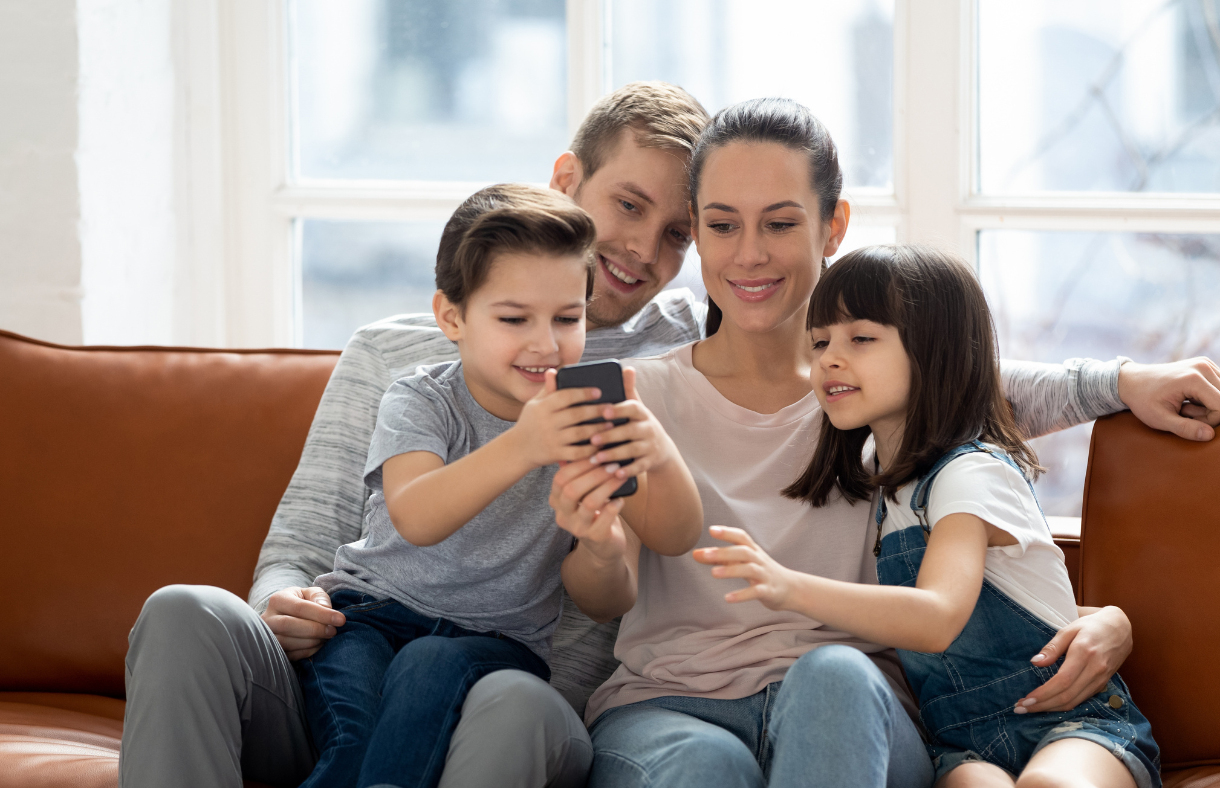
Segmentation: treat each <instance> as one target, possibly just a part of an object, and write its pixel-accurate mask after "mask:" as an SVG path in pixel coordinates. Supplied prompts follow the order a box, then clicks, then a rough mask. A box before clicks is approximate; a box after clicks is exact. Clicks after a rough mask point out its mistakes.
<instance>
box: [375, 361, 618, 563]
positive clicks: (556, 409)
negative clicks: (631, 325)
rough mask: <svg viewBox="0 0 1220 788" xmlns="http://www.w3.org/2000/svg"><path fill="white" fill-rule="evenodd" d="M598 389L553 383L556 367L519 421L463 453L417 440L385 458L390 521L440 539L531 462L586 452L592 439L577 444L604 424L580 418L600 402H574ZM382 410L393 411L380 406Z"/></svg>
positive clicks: (410, 535) (422, 542)
mask: <svg viewBox="0 0 1220 788" xmlns="http://www.w3.org/2000/svg"><path fill="white" fill-rule="evenodd" d="M598 395H599V394H598V392H597V390H596V389H588V388H579V389H563V390H562V391H557V390H556V389H555V373H554V372H551V371H548V373H547V381H546V385H544V386H543V389H542V390H541V391H540V392H539V393H538V394H537V396H535V397H534V398H533V399H531V400H530V401H529V402H527V403H525V405H524V407H523V408H522V409H521V414H520V417H519V418H518V419H517V422H516V423H515V424H514V425H513V426H512V427H510V428H509V429H507V430H506V431H504V432H503V433H501V434H500V435H498V436H496V437H495V438H493V439H492V440H490V441H488V442H487V443H486V444H485V445H483V446H480V447H479V448H478V449H476V450H474V451H472V452H470V453H469V454H467V455H466V456H465V457H460V458H458V459H457V460H454V461H453V462H451V463H448V464H446V463H445V461H444V458H442V457H441V456H439V455H438V454H436V453H435V452H432V451H426V450H424V451H419V450H416V449H418V448H422V447H414V448H413V449H408V450H407V451H405V452H404V453H400V454H396V455H394V456H391V457H390V458H389V459H387V460H385V461H384V462H383V463H382V490H383V492H384V494H385V502H386V509H387V510H388V511H389V514H390V520H391V521H392V522H393V523H394V528H395V529H396V530H397V531H398V533H399V534H400V535H401V536H402V538H403V539H406V540H407V541H408V542H410V543H411V544H414V545H417V546H420V547H425V546H428V545H434V544H437V543H438V542H442V541H444V540H445V539H447V538H449V537H450V536H451V535H452V534H453V533H454V532H455V531H457V530H458V529H459V528H461V527H462V526H463V525H465V524H466V523H468V522H470V520H471V518H473V517H474V516H475V515H477V514H478V513H479V512H481V511H483V510H484V509H486V508H487V506H488V504H490V503H491V502H492V501H494V500H495V499H496V497H497V496H499V495H501V494H503V493H504V492H505V491H507V490H508V489H509V488H510V487H512V486H513V485H514V484H516V483H517V482H518V481H520V480H521V478H522V477H523V476H525V475H526V474H527V473H529V472H530V471H532V470H533V469H535V468H540V467H542V466H544V465H552V464H554V463H556V462H560V461H568V460H576V459H583V458H585V457H588V456H589V455H590V454H591V453H593V452H594V451H596V447H594V446H591V445H587V444H586V445H584V446H577V445H574V444H576V443H578V442H579V441H584V440H588V439H589V438H591V437H593V436H594V435H596V434H597V433H599V432H602V431H604V430H605V429H606V427H608V426H609V425H605V424H581V422H584V421H589V420H591V419H593V418H595V417H596V415H597V413H598V411H599V410H600V407H599V406H597V405H578V403H581V402H587V401H589V400H592V399H597V397H598ZM388 396H390V395H389V394H387V397H388ZM573 406H576V407H573ZM383 417H385V418H390V417H389V416H385V415H384V407H383ZM392 431H393V430H392V429H388V430H387V432H392ZM381 434H383V433H382V432H381V428H380V427H379V428H378V435H381ZM374 446H376V439H374ZM387 453H389V452H387ZM383 456H384V455H383Z"/></svg>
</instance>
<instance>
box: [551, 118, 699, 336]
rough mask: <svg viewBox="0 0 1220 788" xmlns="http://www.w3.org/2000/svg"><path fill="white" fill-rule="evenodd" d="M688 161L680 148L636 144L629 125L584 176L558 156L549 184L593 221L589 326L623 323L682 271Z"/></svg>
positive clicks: (574, 161)
mask: <svg viewBox="0 0 1220 788" xmlns="http://www.w3.org/2000/svg"><path fill="white" fill-rule="evenodd" d="M686 165H687V157H686V156H685V155H684V153H680V152H678V151H674V150H667V149H660V148H642V147H640V146H639V145H637V144H636V141H635V135H634V133H633V132H632V131H631V130H630V129H624V130H623V131H621V132H620V133H619V138H618V140H617V141H616V142H615V145H614V147H613V148H612V149H611V150H610V152H609V155H607V156H606V158H605V161H604V162H603V163H602V165H601V167H599V168H598V169H597V170H596V171H595V172H594V173H593V174H592V175H590V176H588V177H582V174H583V173H582V172H581V167H580V163H579V160H577V159H576V157H575V156H573V154H571V153H565V154H563V156H561V157H560V159H559V161H558V162H556V165H555V174H554V176H553V177H552V179H551V187H552V188H555V189H559V190H560V191H562V192H564V193H565V194H567V195H568V196H569V197H571V198H572V199H573V200H575V201H576V204H577V205H579V206H580V207H581V208H584V209H585V210H586V211H588V212H589V214H590V215H591V216H592V217H593V221H594V222H595V223H596V225H597V276H596V278H595V280H594V285H593V300H592V301H591V302H590V303H589V307H588V315H587V319H588V322H589V326H590V328H593V327H597V326H615V325H618V324H620V323H622V322H624V321H625V320H627V319H628V318H630V317H631V316H632V315H634V314H635V313H636V312H638V311H640V309H642V308H643V307H644V305H645V304H647V303H648V302H649V301H650V300H652V298H653V296H655V295H656V294H657V293H659V292H661V290H662V289H664V287H665V286H666V285H667V284H669V283H670V282H671V281H672V280H673V278H674V277H675V276H677V275H678V272H679V271H680V270H682V261H683V260H684V259H685V257H686V250H687V248H688V247H689V246H690V215H689V211H688V210H687V182H686Z"/></svg>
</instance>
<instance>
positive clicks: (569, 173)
mask: <svg viewBox="0 0 1220 788" xmlns="http://www.w3.org/2000/svg"><path fill="white" fill-rule="evenodd" d="M584 177H585V168H584V167H583V166H582V165H581V163H580V159H578V158H576V154H575V153H573V152H572V151H570V150H568V151H564V152H563V153H561V154H559V158H558V159H555V167H554V169H553V170H552V171H551V184H550V186H551V188H552V189H554V190H555V191H557V192H563V193H564V194H566V195H567V196H569V197H572V198H573V199H575V197H576V190H577V189H579V188H580V182H581V181H582V180H584Z"/></svg>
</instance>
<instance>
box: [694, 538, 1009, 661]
mask: <svg viewBox="0 0 1220 788" xmlns="http://www.w3.org/2000/svg"><path fill="white" fill-rule="evenodd" d="M711 530H712V536H714V537H716V538H717V539H724V540H726V541H729V542H732V543H734V546H733V547H709V548H705V549H702V550H696V551H695V560H696V561H699V562H701V563H707V564H718V566H715V567H714V568H713V569H712V574H713V576H715V577H719V578H738V579H742V580H746V581H748V582H749V584H750V585H749V586H748V587H746V588H743V589H741V590H739V591H733V592H730V593H728V594H725V600H726V601H728V602H745V601H747V600H751V599H757V600H758V601H760V602H762V603H763V604H764V605H766V606H767V607H769V608H771V609H773V610H790V611H792V612H795V613H800V614H801V615H804V616H808V617H809V618H811V619H813V620H815V621H819V622H821V623H823V624H827V625H829V626H831V627H834V628H835V629H838V630H841V631H843V632H849V633H851V634H853V635H856V636H857V637H860V638H863V639H865V640H869V641H872V642H873V643H879V644H881V645H883V646H890V647H892V648H901V649H907V650H909V651H922V652H927V653H939V652H941V651H944V650H945V649H947V648H948V647H949V645H950V644H951V643H953V640H954V639H955V638H956V637H957V636H958V635H959V634H961V631H962V629H964V628H965V626H966V622H967V621H969V620H970V614H971V613H973V612H974V606H975V603H976V602H977V601H978V597H979V591H980V590H981V589H982V587H983V564H984V562H985V561H986V557H987V545H988V540H989V539H991V538H992V533H993V532H994V533H995V534H1000V535H1004V536H1007V535H1006V534H1004V533H1003V532H1002V531H999V529H996V528H994V527H992V526H989V525H988V524H987V523H985V522H984V521H982V520H980V519H979V518H978V517H975V516H974V515H972V514H951V515H948V516H947V517H944V518H942V519H941V520H939V521H938V522H937V523H936V527H935V528H934V529H933V530H932V535H931V537H930V538H929V540H928V549H927V551H926V552H925V553H924V557H923V563H922V564H921V566H920V568H919V578H918V580H916V584H915V587H914V588H909V587H905V586H882V585H871V584H866V583H847V582H843V581H841V580H829V579H827V578H825V577H818V576H816V575H807V574H805V573H803V572H797V571H795V570H792V569H788V568H787V567H784V566H782V565H780V564H779V562H777V561H776V560H775V559H774V558H772V557H771V556H769V555H767V554H766V553H765V552H764V551H763V550H762V548H760V547H759V546H758V545H757V544H755V542H754V540H753V539H751V538H750V535H749V534H747V533H746V532H745V531H743V530H741V529H740V528H725V527H723V526H713V527H712V529H711Z"/></svg>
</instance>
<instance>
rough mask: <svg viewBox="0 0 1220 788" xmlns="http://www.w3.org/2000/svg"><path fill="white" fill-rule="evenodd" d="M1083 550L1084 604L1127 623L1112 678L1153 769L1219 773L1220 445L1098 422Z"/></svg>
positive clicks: (1118, 420)
mask: <svg viewBox="0 0 1220 788" xmlns="http://www.w3.org/2000/svg"><path fill="white" fill-rule="evenodd" d="M1081 545H1082V546H1081V567H1080V596H1081V601H1082V603H1083V604H1085V605H1093V606H1102V605H1118V606H1119V607H1121V608H1122V609H1123V610H1124V611H1126V613H1127V615H1128V616H1129V617H1130V619H1131V624H1132V627H1133V628H1134V633H1135V649H1134V651H1132V653H1131V656H1130V658H1128V660H1127V662H1126V664H1124V665H1123V666H1122V668H1121V669H1120V671H1119V672H1120V673H1121V675H1122V677H1123V679H1124V680H1126V682H1127V684H1128V686H1129V687H1130V688H1131V693H1132V696H1133V697H1134V699H1135V702H1136V704H1137V705H1138V706H1139V707H1140V710H1141V711H1143V712H1144V714H1145V715H1147V717H1148V719H1149V720H1150V721H1151V722H1152V735H1153V737H1154V738H1155V739H1156V740H1157V743H1158V744H1160V746H1161V760H1162V762H1163V763H1164V764H1165V765H1166V766H1167V767H1174V766H1186V765H1195V764H1197V765H1201V764H1214V763H1220V724H1218V723H1217V722H1216V718H1215V712H1216V709H1218V708H1220V678H1217V676H1216V664H1217V660H1218V659H1220V438H1217V439H1215V440H1212V441H1211V442H1209V443H1193V442H1191V441H1185V440H1182V439H1180V438H1177V437H1175V436H1173V435H1170V434H1168V433H1164V432H1156V431H1155V430H1151V429H1149V428H1147V427H1145V426H1143V425H1142V424H1140V423H1139V421H1137V420H1136V418H1135V417H1134V416H1132V415H1131V414H1130V413H1121V414H1118V415H1115V416H1110V417H1107V418H1104V419H1101V420H1099V421H1098V422H1097V424H1096V425H1095V426H1094V427H1093V445H1092V448H1091V450H1090V452H1089V470H1088V477H1087V481H1086V482H1085V494H1084V517H1083V523H1082V527H1081Z"/></svg>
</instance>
